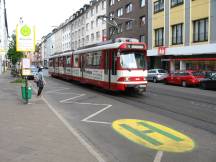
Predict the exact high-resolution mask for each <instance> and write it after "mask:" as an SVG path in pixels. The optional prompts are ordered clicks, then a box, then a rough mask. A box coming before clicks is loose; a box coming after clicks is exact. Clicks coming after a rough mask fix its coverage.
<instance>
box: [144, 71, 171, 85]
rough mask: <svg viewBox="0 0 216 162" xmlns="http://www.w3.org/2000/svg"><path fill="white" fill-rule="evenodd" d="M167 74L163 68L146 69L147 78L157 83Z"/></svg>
mask: <svg viewBox="0 0 216 162" xmlns="http://www.w3.org/2000/svg"><path fill="white" fill-rule="evenodd" d="M167 76H168V73H167V71H166V70H164V69H150V70H148V76H147V79H148V80H149V81H153V82H154V83H157V82H159V81H163V80H164V78H166V77H167Z"/></svg>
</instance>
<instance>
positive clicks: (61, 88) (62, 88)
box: [45, 87, 71, 94]
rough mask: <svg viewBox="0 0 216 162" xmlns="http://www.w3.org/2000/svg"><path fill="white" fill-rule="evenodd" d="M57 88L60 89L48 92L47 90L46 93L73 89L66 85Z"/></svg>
mask: <svg viewBox="0 0 216 162" xmlns="http://www.w3.org/2000/svg"><path fill="white" fill-rule="evenodd" d="M56 88H59V89H57V90H51V91H47V92H45V93H46V94H49V93H56V92H58V91H63V90H68V89H71V88H64V87H56ZM53 89H55V88H53Z"/></svg>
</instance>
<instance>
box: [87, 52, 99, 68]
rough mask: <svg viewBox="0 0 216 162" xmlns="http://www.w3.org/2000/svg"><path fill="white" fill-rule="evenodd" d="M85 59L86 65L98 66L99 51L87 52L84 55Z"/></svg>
mask: <svg viewBox="0 0 216 162" xmlns="http://www.w3.org/2000/svg"><path fill="white" fill-rule="evenodd" d="M85 60H86V67H93V68H99V66H100V60H101V53H100V52H95V53H88V54H86V55H85Z"/></svg>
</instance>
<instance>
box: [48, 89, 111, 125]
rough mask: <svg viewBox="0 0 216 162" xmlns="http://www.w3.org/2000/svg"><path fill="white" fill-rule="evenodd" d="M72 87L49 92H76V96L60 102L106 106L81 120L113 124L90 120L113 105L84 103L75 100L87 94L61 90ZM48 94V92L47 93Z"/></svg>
mask: <svg viewBox="0 0 216 162" xmlns="http://www.w3.org/2000/svg"><path fill="white" fill-rule="evenodd" d="M68 89H70V88H63V89H59V90H55V91H49V93H56V94H74V95H76V96H74V97H71V98H67V99H64V100H61V101H59V102H60V103H66V104H70V103H75V104H79V105H93V106H105V107H104V108H102V109H101V110H99V111H97V112H95V113H93V114H91V115H89V116H88V117H86V118H84V119H83V120H81V121H82V122H86V123H97V124H107V125H112V123H110V122H104V121H95V120H90V119H91V118H93V117H95V116H96V115H98V114H100V113H102V112H103V111H105V110H107V109H109V108H110V107H112V105H109V104H98V103H84V102H76V101H73V100H74V99H76V98H80V97H83V96H85V95H86V94H78V93H73V92H61V91H63V90H68ZM46 94H47V93H46Z"/></svg>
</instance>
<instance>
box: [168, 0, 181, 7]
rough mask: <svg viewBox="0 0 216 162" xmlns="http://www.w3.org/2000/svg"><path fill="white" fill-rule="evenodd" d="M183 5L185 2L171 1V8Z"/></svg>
mask: <svg viewBox="0 0 216 162" xmlns="http://www.w3.org/2000/svg"><path fill="white" fill-rule="evenodd" d="M181 4H183V0H171V7H175V6H178V5H181Z"/></svg>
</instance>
